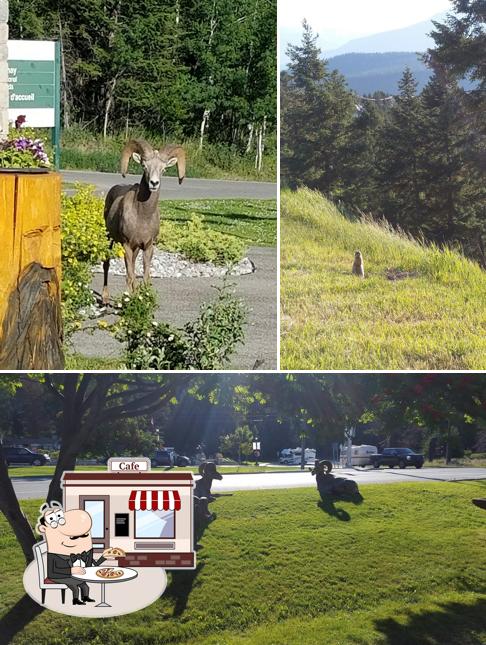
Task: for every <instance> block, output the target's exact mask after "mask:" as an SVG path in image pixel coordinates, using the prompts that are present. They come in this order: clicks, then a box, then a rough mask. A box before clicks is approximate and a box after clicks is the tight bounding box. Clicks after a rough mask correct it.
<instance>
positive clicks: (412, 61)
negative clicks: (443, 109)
mask: <svg viewBox="0 0 486 645" xmlns="http://www.w3.org/2000/svg"><path fill="white" fill-rule="evenodd" d="M407 66H408V67H410V69H411V70H412V72H413V74H414V76H415V79H416V80H417V81H418V83H419V90H420V89H422V87H424V86H425V85H426V84H427V81H428V80H429V78H430V70H429V69H428V68H427V67H426V66H425V65H424V64H423V63H422V61H421V60H420V58H419V56H418V55H417V54H415V53H413V52H387V53H383V54H343V55H342V56H336V57H334V58H331V59H330V60H329V67H330V69H337V70H338V71H339V72H341V74H343V76H344V77H345V78H346V81H347V82H348V85H349V87H350V88H351V89H353V90H354V91H355V92H357V93H358V94H372V93H373V92H378V91H380V90H381V91H382V92H386V93H387V94H396V93H397V91H398V82H399V80H400V78H401V77H402V74H403V70H404V69H405V67H407Z"/></svg>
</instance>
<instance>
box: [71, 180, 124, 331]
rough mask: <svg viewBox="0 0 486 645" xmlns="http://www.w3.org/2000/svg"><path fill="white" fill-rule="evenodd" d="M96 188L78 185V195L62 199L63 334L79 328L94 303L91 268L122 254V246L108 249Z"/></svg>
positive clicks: (101, 205) (100, 200)
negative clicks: (87, 309)
mask: <svg viewBox="0 0 486 645" xmlns="http://www.w3.org/2000/svg"><path fill="white" fill-rule="evenodd" d="M93 191H94V186H85V185H82V184H76V193H75V194H74V195H72V196H68V195H65V194H63V196H62V224H61V240H62V309H63V319H64V334H65V336H66V337H69V336H70V335H71V334H72V333H73V332H74V331H76V329H79V327H80V324H81V320H82V318H83V316H82V309H83V308H87V307H89V306H90V305H92V304H93V303H94V296H93V292H92V291H91V288H90V284H91V267H92V265H94V264H98V263H99V262H102V261H103V260H104V259H106V258H107V257H108V256H109V257H117V256H122V255H123V249H122V248H121V246H120V245H115V246H114V247H113V249H111V250H110V248H109V241H108V238H107V236H106V229H105V222H104V218H103V200H102V199H100V198H99V197H96V195H94V194H93Z"/></svg>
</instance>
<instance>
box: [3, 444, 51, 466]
mask: <svg viewBox="0 0 486 645" xmlns="http://www.w3.org/2000/svg"><path fill="white" fill-rule="evenodd" d="M3 454H4V455H5V461H6V462H7V466H13V465H18V464H28V465H29V466H44V465H45V464H47V463H49V462H50V461H51V458H50V457H49V455H48V454H47V453H39V452H33V451H32V450H29V449H28V448H15V447H13V446H12V447H5V448H4V449H3Z"/></svg>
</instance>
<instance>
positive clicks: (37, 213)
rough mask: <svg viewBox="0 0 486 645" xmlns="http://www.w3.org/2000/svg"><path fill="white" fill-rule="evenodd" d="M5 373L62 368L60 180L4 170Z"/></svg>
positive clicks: (1, 311) (0, 304) (1, 291)
mask: <svg viewBox="0 0 486 645" xmlns="http://www.w3.org/2000/svg"><path fill="white" fill-rule="evenodd" d="M0 213H1V217H0V236H1V239H2V242H3V244H2V254H1V256H0V369H3V370H30V369H40V370H51V369H63V367H64V357H63V351H62V319H61V298H60V280H61V176H60V175H59V174H58V173H54V172H50V173H45V174H34V173H32V174H29V173H23V172H21V171H19V172H12V171H10V172H2V171H1V170H0Z"/></svg>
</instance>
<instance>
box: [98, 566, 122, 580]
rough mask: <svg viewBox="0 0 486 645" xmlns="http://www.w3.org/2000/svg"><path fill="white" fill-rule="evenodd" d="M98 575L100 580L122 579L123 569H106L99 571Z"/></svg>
mask: <svg viewBox="0 0 486 645" xmlns="http://www.w3.org/2000/svg"><path fill="white" fill-rule="evenodd" d="M96 575H97V576H98V577H100V578H105V579H109V578H121V577H122V575H123V571H122V570H121V569H112V568H110V567H104V568H103V569H98V571H97V572H96Z"/></svg>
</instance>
